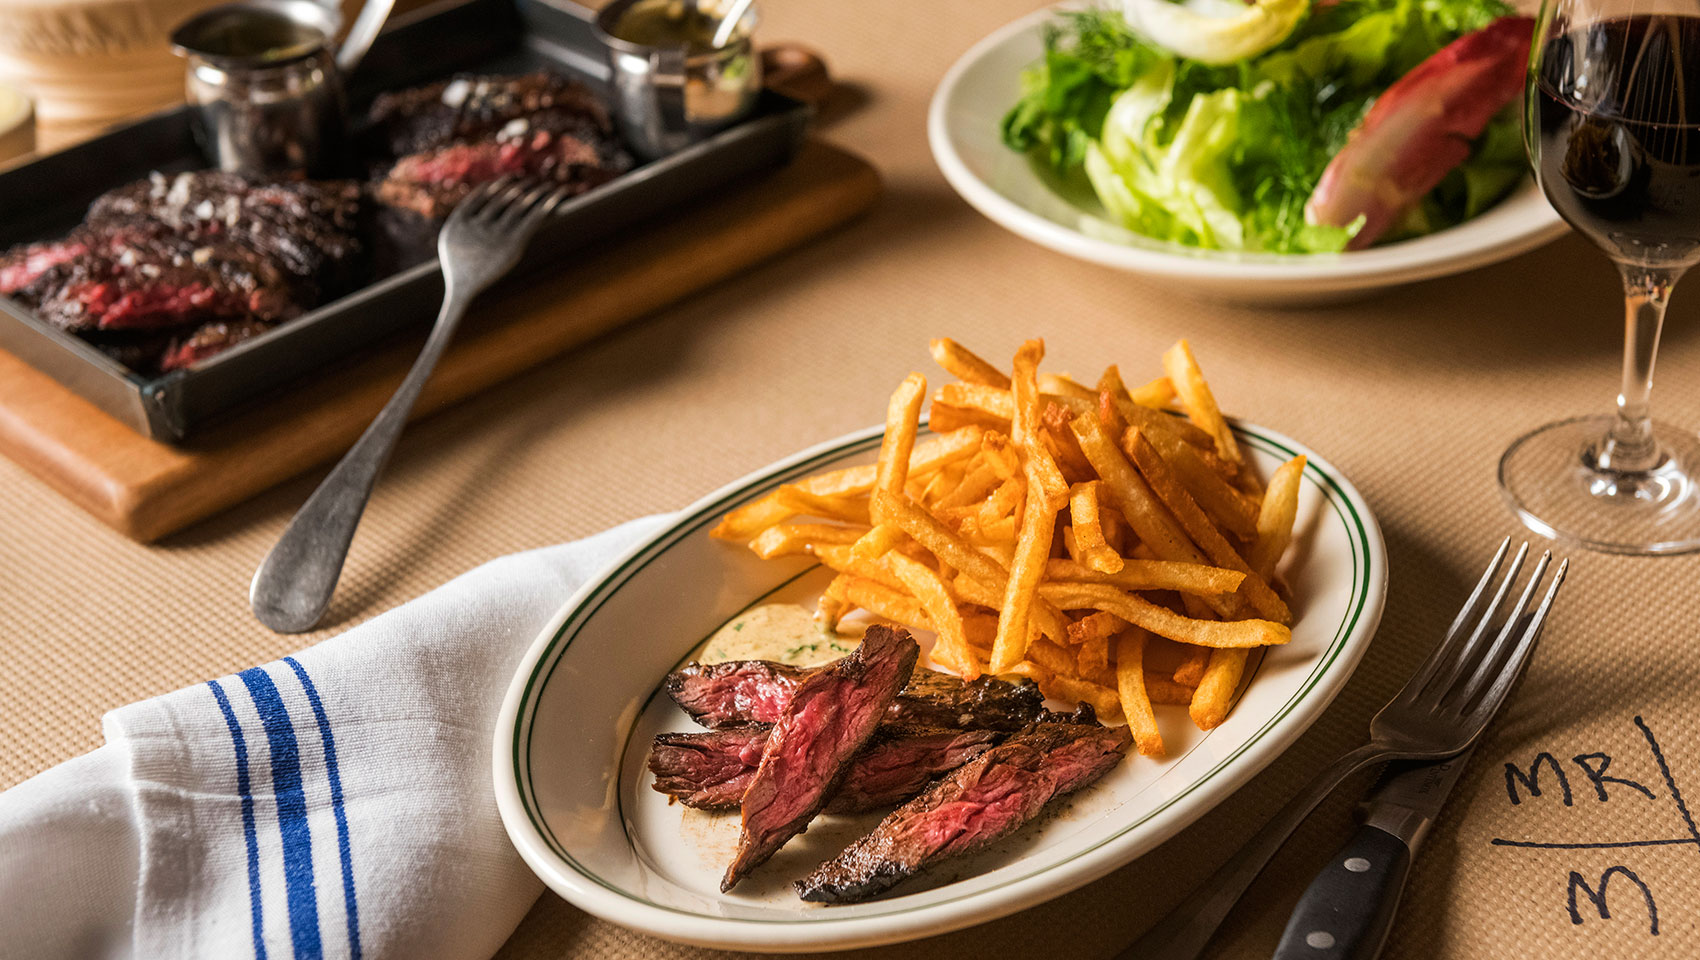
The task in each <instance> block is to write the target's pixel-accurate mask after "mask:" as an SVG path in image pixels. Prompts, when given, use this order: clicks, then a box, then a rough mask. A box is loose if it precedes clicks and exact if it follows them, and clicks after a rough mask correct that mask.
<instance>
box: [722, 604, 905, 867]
mask: <svg viewBox="0 0 1700 960" xmlns="http://www.w3.org/2000/svg"><path fill="white" fill-rule="evenodd" d="M920 654H921V648H920V647H919V646H918V645H916V643H915V638H913V637H911V636H909V634H908V633H907V632H906V631H903V630H893V629H892V628H890V627H886V626H874V627H870V628H869V629H868V632H867V634H865V635H864V636H863V637H862V644H861V646H859V647H857V648H856V652H855V653H852V654H851V655H850V656H848V657H845V658H844V659H842V660H839V661H837V662H835V663H833V664H831V665H829V666H826V667H823V668H821V669H820V670H817V671H815V672H814V673H812V674H810V675H809V677H808V678H807V679H805V680H804V681H803V682H802V683H801V684H799V685H798V686H797V689H796V690H794V691H793V692H792V694H791V700H790V702H789V703H787V704H786V705H785V710H784V712H782V713H781V714H780V716H779V721H778V722H777V723H775V724H774V726H773V732H772V733H771V734H769V735H768V738H767V743H766V744H765V745H764V746H763V747H762V752H761V764H760V766H758V767H757V768H756V773H755V776H754V777H752V778H750V786H749V789H748V790H747V791H745V793H744V801H743V804H742V811H743V825H742V830H741V832H740V833H739V836H738V852H737V855H736V856H735V857H733V859H732V864H731V865H730V866H728V867H727V868H726V876H725V877H724V878H722V879H721V881H720V891H721V892H722V893H725V892H727V891H729V890H731V889H732V888H733V887H734V886H736V885H737V883H738V881H739V880H741V879H743V878H744V877H745V876H746V875H747V874H749V872H750V871H751V870H754V869H755V868H756V867H758V866H760V865H761V864H762V863H764V862H766V860H767V858H768V857H771V856H772V855H773V853H774V851H776V850H778V849H779V848H780V847H781V846H783V845H784V844H785V841H787V840H789V839H791V838H792V837H794V836H796V835H797V834H799V833H802V832H803V830H804V829H806V828H807V827H808V825H809V821H810V820H813V819H814V818H815V814H817V813H820V811H821V808H822V807H825V806H826V802H827V800H828V799H829V798H830V797H831V796H832V794H833V792H834V791H835V790H836V789H837V788H838V784H839V781H840V780H842V779H843V777H844V774H845V771H846V770H848V769H849V766H850V761H851V760H852V759H854V758H855V756H856V754H858V753H860V752H861V750H862V747H863V746H864V745H865V744H866V743H867V742H868V738H869V737H871V736H873V733H874V729H875V728H876V727H878V726H879V723H880V720H881V718H883V717H884V716H885V712H886V709H887V708H888V707H890V706H891V702H892V700H894V699H896V697H897V691H898V690H900V689H902V687H903V684H904V683H906V682H907V681H908V679H909V675H910V673H912V672H913V671H914V669H915V660H916V658H918V657H919V656H920Z"/></svg>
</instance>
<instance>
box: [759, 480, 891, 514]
mask: <svg viewBox="0 0 1700 960" xmlns="http://www.w3.org/2000/svg"><path fill="white" fill-rule="evenodd" d="M773 495H774V496H775V497H776V498H778V500H779V502H780V503H781V504H782V505H784V507H785V509H786V510H788V511H789V512H790V515H791V516H798V515H802V516H809V517H825V518H826V519H828V520H843V521H844V522H846V523H867V522H868V501H866V500H853V499H851V498H849V497H823V496H821V495H820V494H818V493H810V492H809V491H807V490H804V489H803V488H802V487H798V486H792V485H790V484H787V485H786V486H783V487H780V488H779V489H778V490H775V491H774V492H773Z"/></svg>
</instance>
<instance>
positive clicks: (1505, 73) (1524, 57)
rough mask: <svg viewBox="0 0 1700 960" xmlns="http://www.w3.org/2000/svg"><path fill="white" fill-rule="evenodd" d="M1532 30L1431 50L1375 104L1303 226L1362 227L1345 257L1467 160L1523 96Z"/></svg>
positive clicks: (1500, 30)
mask: <svg viewBox="0 0 1700 960" xmlns="http://www.w3.org/2000/svg"><path fill="white" fill-rule="evenodd" d="M1534 33H1535V22H1534V21H1533V20H1531V19H1530V18H1528V17H1501V18H1500V19H1498V20H1495V21H1494V22H1493V23H1490V24H1488V25H1487V26H1486V27H1483V28H1482V29H1480V30H1477V31H1476V32H1475V33H1470V34H1465V35H1464V36H1462V37H1459V38H1458V39H1457V40H1454V41H1452V42H1451V43H1449V44H1447V45H1446V46H1444V47H1442V48H1440V49H1439V50H1437V51H1435V53H1434V55H1433V56H1431V57H1429V58H1428V59H1427V60H1424V61H1423V62H1422V63H1420V64H1417V66H1416V68H1415V69H1413V70H1412V71H1411V72H1410V73H1407V74H1405V75H1404V76H1403V77H1400V78H1399V79H1398V80H1397V81H1395V82H1394V84H1393V85H1392V86H1390V87H1388V88H1387V92H1385V93H1383V94H1382V95H1381V96H1380V97H1379V98H1377V99H1376V101H1375V105H1374V106H1372V107H1370V110H1369V113H1368V114H1367V115H1366V116H1365V117H1364V120H1363V123H1362V124H1360V125H1359V127H1358V129H1357V130H1355V131H1353V133H1352V136H1351V138H1350V139H1349V140H1347V141H1346V146H1345V148H1344V149H1342V150H1341V151H1340V152H1339V153H1337V154H1335V155H1334V159H1333V160H1331V161H1329V164H1328V168H1327V169H1326V170H1324V171H1323V172H1322V179H1321V181H1320V182H1318V183H1317V185H1316V191H1315V192H1314V193H1312V194H1311V195H1310V200H1309V202H1307V203H1306V204H1305V219H1306V220H1308V221H1310V222H1311V223H1315V224H1320V225H1323V226H1331V227H1344V226H1348V225H1349V224H1351V223H1352V221H1354V220H1356V219H1357V218H1358V217H1360V216H1361V217H1363V218H1364V224H1363V227H1362V228H1361V229H1360V230H1358V232H1357V234H1356V235H1355V236H1353V237H1352V242H1351V243H1350V244H1348V245H1347V249H1350V250H1361V249H1363V248H1364V247H1367V246H1369V245H1370V244H1371V243H1374V242H1375V240H1376V238H1377V237H1380V236H1381V235H1382V234H1383V233H1385V232H1386V231H1387V229H1388V228H1389V227H1391V226H1392V225H1393V223H1394V221H1396V220H1397V219H1398V218H1399V215H1400V214H1401V213H1403V212H1405V210H1406V208H1408V207H1410V206H1411V205H1412V204H1414V203H1416V202H1417V201H1418V200H1420V199H1421V198H1422V196H1423V195H1424V194H1426V193H1428V192H1429V191H1430V190H1433V189H1434V187H1435V185H1436V184H1438V183H1440V181H1441V179H1442V178H1443V177H1445V176H1446V175H1447V174H1448V173H1450V172H1452V169H1453V168H1454V167H1456V166H1458V165H1459V164H1460V163H1463V162H1464V161H1465V160H1466V159H1468V158H1469V156H1470V143H1471V141H1473V140H1474V139H1475V138H1476V137H1478V136H1481V132H1482V128H1483V127H1486V126H1487V123H1488V121H1489V120H1492V119H1493V117H1494V114H1496V113H1498V112H1499V111H1500V110H1501V109H1503V108H1504V107H1505V105H1506V104H1508V103H1510V102H1511V101H1512V100H1514V99H1516V97H1517V95H1518V94H1519V93H1521V92H1522V90H1523V71H1524V68H1525V67H1526V65H1527V64H1528V61H1529V44H1530V42H1531V41H1532V40H1533V38H1534Z"/></svg>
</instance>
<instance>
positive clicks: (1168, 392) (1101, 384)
mask: <svg viewBox="0 0 1700 960" xmlns="http://www.w3.org/2000/svg"><path fill="white" fill-rule="evenodd" d="M1105 390H1108V391H1110V393H1111V394H1112V395H1113V396H1114V397H1115V398H1116V399H1119V400H1127V401H1129V402H1131V403H1137V404H1139V405H1140V406H1142V407H1150V408H1151V409H1153V410H1161V409H1163V408H1164V407H1166V406H1168V405H1169V402H1170V401H1172V400H1174V399H1175V385H1174V384H1173V383H1171V382H1170V381H1169V378H1168V377H1158V378H1156V379H1155V380H1152V381H1150V382H1149V383H1146V384H1143V385H1142V386H1140V387H1139V388H1138V389H1137V390H1129V389H1128V388H1127V383H1126V382H1124V381H1123V380H1122V371H1121V368H1120V367H1118V366H1116V365H1115V364H1113V363H1112V364H1110V365H1109V366H1107V367H1105V368H1104V374H1103V376H1101V377H1099V378H1098V392H1099V393H1100V394H1102V393H1103V392H1104V391H1105Z"/></svg>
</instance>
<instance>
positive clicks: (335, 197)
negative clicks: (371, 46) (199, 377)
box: [0, 71, 632, 374]
mask: <svg viewBox="0 0 1700 960" xmlns="http://www.w3.org/2000/svg"><path fill="white" fill-rule="evenodd" d="M370 119H371V129H370V131H369V135H368V137H367V145H368V154H369V155H368V156H367V157H366V163H367V164H368V165H369V166H371V168H372V169H373V170H374V171H375V179H374V181H373V182H372V183H370V184H362V183H360V182H358V181H355V180H344V181H301V182H275V183H273V182H257V181H254V180H249V179H245V178H243V177H240V176H237V175H235V174H230V173H223V172H220V171H216V170H203V171H198V172H192V173H179V174H163V173H154V174H153V175H151V176H150V177H149V178H148V179H146V180H139V181H136V182H134V183H131V184H127V185H125V186H122V187H119V188H117V189H116V190H112V191H110V192H108V193H106V194H104V195H102V196H101V197H99V198H98V199H96V200H95V201H94V203H93V204H92V205H91V206H90V207H89V210H88V213H87V215H86V216H85V218H84V220H83V223H82V225H81V226H79V227H78V228H77V229H76V230H74V231H72V232H71V233H70V235H68V236H66V237H64V238H63V239H60V240H52V241H47V242H43V243H34V244H26V245H22V246H18V247H14V248H13V249H12V250H10V251H7V252H6V253H4V254H0V295H4V296H11V297H16V298H17V299H18V300H20V301H22V302H23V303H24V304H25V305H27V306H29V307H31V308H32V309H34V310H35V312H36V313H37V314H38V315H39V316H41V317H42V318H43V319H45V320H47V321H49V322H51V323H54V324H56V325H58V326H60V327H62V328H64V329H66V330H70V331H73V332H75V333H77V334H78V335H80V336H83V337H84V338H85V339H87V340H88V341H89V342H90V343H92V344H94V345H95V346H96V347H97V348H99V349H101V350H103V351H105V352H106V353H108V355H110V356H112V357H114V358H115V359H117V360H119V361H120V362H121V363H124V364H125V365H126V366H129V367H131V368H133V369H135V370H137V371H138V372H141V373H144V374H152V373H155V372H160V371H167V370H173V369H178V368H180V367H185V366H188V365H190V364H193V363H196V362H198V361H200V360H204V359H206V358H208V357H211V356H213V355H214V354H216V353H218V352H219V351H221V350H224V349H227V348H229V347H230V346H232V345H233V344H236V343H239V342H241V341H243V340H246V339H249V338H250V337H253V336H256V335H258V334H260V333H263V332H265V331H266V330H267V329H269V328H270V327H271V326H272V325H275V324H277V323H280V322H282V321H285V320H289V319H291V318H293V317H296V316H299V315H301V314H303V313H306V312H307V311H309V310H312V309H313V308H314V307H317V306H319V305H320V304H323V303H325V302H327V301H329V300H331V299H334V298H336V297H338V296H340V295H342V294H343V293H345V292H347V291H348V290H350V289H352V288H353V287H354V286H355V284H356V283H357V282H359V281H361V280H363V279H366V278H369V277H370V276H371V274H372V269H371V268H372V265H373V264H374V263H375V262H378V265H379V266H380V267H381V268H382V272H388V271H390V270H393V269H397V268H399V267H401V266H403V265H406V264H408V263H412V262H416V261H418V260H421V259H428V258H429V257H430V255H431V253H432V252H433V249H434V242H435V236H436V231H437V226H438V222H437V221H438V220H440V218H442V217H444V216H446V215H447V214H448V213H449V211H451V210H452V209H453V208H454V206H455V205H456V204H457V203H459V202H460V201H461V200H463V199H465V197H466V195H467V194H468V193H470V192H471V191H472V190H473V188H475V187H476V186H478V185H479V184H481V183H484V182H487V181H490V180H494V179H497V178H499V177H503V176H509V175H527V176H539V177H542V178H544V179H547V180H551V181H554V182H556V183H560V184H564V185H567V186H569V187H570V188H571V189H572V192H573V193H579V192H582V191H584V190H588V189H590V188H591V187H594V186H597V185H598V184H601V183H604V182H606V181H608V180H610V179H612V178H613V177H615V176H616V175H618V174H620V173H622V172H624V171H625V170H627V169H629V168H630V167H631V165H632V160H631V157H630V156H629V155H628V154H627V153H626V151H625V150H624V148H623V147H622V146H621V144H620V141H619V138H618V137H617V136H616V135H615V133H614V128H613V124H612V123H611V122H610V120H609V117H608V113H607V110H606V109H604V108H603V106H602V105H601V103H600V102H598V100H597V98H596V95H595V94H594V93H592V92H591V91H590V90H589V89H588V88H587V87H585V86H584V85H582V84H580V83H577V82H575V81H573V80H569V79H567V78H565V77H562V76H560V75H557V74H554V73H550V72H547V71H539V72H537V73H530V74H525V75H523V76H459V77H455V78H453V79H450V80H445V81H442V82H440V83H434V84H430V85H428V86H424V87H418V88H415V89H412V90H406V91H401V92H398V93H392V94H385V95H383V96H381V97H379V98H378V100H377V102H376V103H375V104H374V105H373V107H372V111H371V117H370ZM368 195H369V196H370V197H372V198H373V199H375V200H376V201H377V205H378V206H380V207H382V208H383V209H384V210H386V211H390V212H391V213H392V214H393V215H392V216H386V217H381V218H374V217H367V216H365V209H366V208H367V207H368V206H370V205H369V204H366V203H364V202H363V201H364V199H365V198H366V197H367V196H368ZM379 261H381V262H379Z"/></svg>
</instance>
